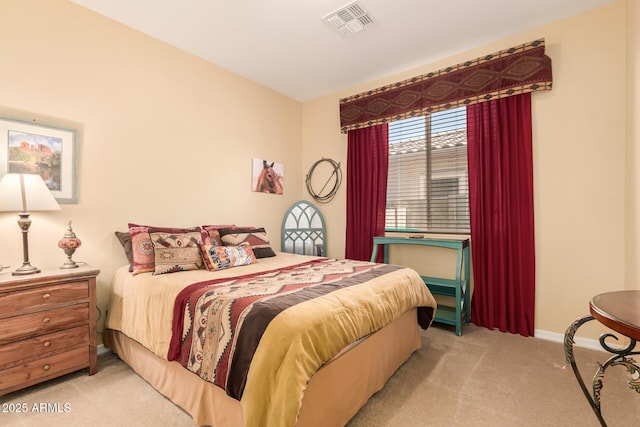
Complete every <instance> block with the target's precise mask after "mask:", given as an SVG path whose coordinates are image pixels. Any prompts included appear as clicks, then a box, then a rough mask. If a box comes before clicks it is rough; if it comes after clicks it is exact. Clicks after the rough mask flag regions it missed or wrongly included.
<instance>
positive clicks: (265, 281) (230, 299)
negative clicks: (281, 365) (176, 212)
mask: <svg viewBox="0 0 640 427" xmlns="http://www.w3.org/2000/svg"><path fill="white" fill-rule="evenodd" d="M401 268H403V267H399V266H394V265H386V264H372V263H369V262H361V261H353V260H334V259H320V260H314V261H311V262H306V263H304V264H300V265H297V266H293V267H288V268H286V269H280V270H275V271H268V272H263V273H259V274H256V275H248V276H238V277H233V278H226V279H218V280H210V281H206V282H201V283H197V284H194V285H191V286H188V287H187V288H185V289H184V290H183V291H182V292H181V293H180V294H179V295H178V297H177V298H176V304H175V309H174V324H173V336H172V340H171V344H170V348H169V354H168V359H169V360H176V361H179V362H180V363H181V364H182V365H183V366H184V367H185V368H187V369H189V370H191V371H192V372H194V373H196V374H198V375H199V376H200V377H202V378H203V379H205V380H207V381H210V382H213V383H214V384H216V385H218V386H219V387H222V388H224V389H225V390H226V392H227V394H228V395H229V396H231V397H234V398H236V399H240V398H241V397H242V394H243V391H244V387H245V385H246V382H247V374H248V371H249V367H250V365H251V361H252V358H253V355H254V353H255V352H256V349H257V348H258V344H259V343H260V339H261V337H262V335H263V333H264V332H265V330H266V329H267V327H268V325H269V323H270V322H271V320H272V319H274V318H275V317H276V316H278V314H280V313H281V312H283V311H284V310H287V309H288V308H289V307H292V306H294V305H297V304H300V303H303V302H307V301H310V300H314V299H316V298H319V297H322V296H323V295H327V294H330V293H332V292H334V291H336V290H339V289H343V288H345V287H351V286H354V285H358V284H361V283H363V282H366V281H368V280H371V279H373V278H376V277H378V276H381V275H384V274H386V273H389V272H392V271H395V270H398V269H401ZM424 309H425V310H427V309H426V308H424ZM429 310H431V311H429V312H428V313H427V314H426V315H424V316H423V317H422V318H423V321H422V322H421V323H422V324H421V326H422V327H423V328H426V327H427V326H428V325H429V322H430V320H431V315H432V309H429ZM419 317H420V316H419Z"/></svg>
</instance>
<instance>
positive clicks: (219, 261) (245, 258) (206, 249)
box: [201, 242, 256, 271]
mask: <svg viewBox="0 0 640 427" xmlns="http://www.w3.org/2000/svg"><path fill="white" fill-rule="evenodd" d="M201 248H202V258H203V259H204V263H205V265H206V267H207V270H209V271H216V270H222V269H224V268H231V267H237V266H240V265H249V264H255V263H256V256H255V254H254V253H253V250H252V249H251V245H250V244H249V243H247V242H245V243H243V244H241V245H239V246H212V245H201Z"/></svg>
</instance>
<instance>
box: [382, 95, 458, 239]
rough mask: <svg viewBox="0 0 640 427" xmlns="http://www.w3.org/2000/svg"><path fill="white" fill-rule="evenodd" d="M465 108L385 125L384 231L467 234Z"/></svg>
mask: <svg viewBox="0 0 640 427" xmlns="http://www.w3.org/2000/svg"><path fill="white" fill-rule="evenodd" d="M468 182H469V180H468V174H467V120H466V107H461V108H455V109H452V110H447V111H441V112H438V113H433V114H431V115H429V116H421V117H414V118H410V119H406V120H400V121H397V122H392V123H390V124H389V176H388V180H387V210H386V223H385V228H386V230H387V231H416V232H434V233H468V232H469V184H468Z"/></svg>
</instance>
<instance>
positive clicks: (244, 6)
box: [71, 0, 613, 102]
mask: <svg viewBox="0 0 640 427" xmlns="http://www.w3.org/2000/svg"><path fill="white" fill-rule="evenodd" d="M71 1H72V2H73V3H77V4H79V5H82V6H85V7H87V8H89V9H91V10H93V11H95V12H98V13H100V14H102V15H104V16H107V17H109V18H111V19H113V20H115V21H118V22H121V23H122V24H125V25H127V26H129V27H131V28H134V29H137V30H139V31H141V32H143V33H146V34H148V35H150V36H152V37H154V38H156V39H159V40H162V41H164V42H166V43H168V44H170V45H173V46H176V47H178V48H180V49H183V50H185V51H187V52H190V53H192V54H194V55H196V56H198V57H201V58H203V59H206V60H208V61H210V62H212V63H214V64H217V65H219V66H221V67H223V68H225V69H227V70H230V71H232V72H234V73H236V74H239V75H241V76H244V77H246V78H248V79H250V80H253V81H255V82H257V83H260V84H262V85H264V86H267V87H269V88H271V89H273V90H275V91H277V92H280V93H282V94H284V95H287V96H289V97H291V98H293V99H296V100H298V101H301V102H306V101H310V100H312V99H315V98H318V97H320V96H324V95H327V94H330V93H333V92H336V91H339V90H343V89H347V88H349V87H353V86H356V85H359V84H362V83H365V82H367V81H370V80H374V79H379V78H382V77H385V76H388V75H391V74H394V73H398V72H402V71H405V70H408V69H411V68H414V67H417V66H419V65H423V64H427V63H429V62H432V61H434V60H437V59H441V58H444V57H447V56H450V55H451V54H454V53H457V52H460V51H464V50H467V49H470V48H473V47H476V46H480V45H482V44H486V43H489V42H492V41H495V40H499V39H501V38H504V37H507V36H510V35H512V34H517V33H519V32H522V31H525V30H528V29H533V28H536V27H539V26H541V25H544V24H547V23H550V22H553V21H557V20H559V19H563V18H565V17H568V16H572V15H576V14H578V13H580V12H583V11H585V10H588V9H592V8H595V7H598V6H600V5H604V4H606V3H611V2H612V1H613V0H393V1H391V0H358V1H359V4H360V5H361V6H362V7H363V8H364V9H365V10H366V11H367V12H368V13H369V14H370V15H371V16H372V18H373V20H374V22H373V24H370V25H367V26H366V27H365V29H364V31H361V32H358V33H356V34H353V35H351V36H349V37H345V36H343V35H341V34H340V33H338V32H336V31H335V30H333V29H332V28H331V27H330V26H329V25H328V24H326V23H324V22H323V21H322V19H321V18H322V17H324V16H325V15H327V14H329V13H331V12H333V11H335V10H336V9H338V8H340V7H342V6H344V5H346V4H348V3H350V2H351V0H71ZM507 47H510V46H505V48H507Z"/></svg>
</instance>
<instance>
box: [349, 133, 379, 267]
mask: <svg viewBox="0 0 640 427" xmlns="http://www.w3.org/2000/svg"><path fill="white" fill-rule="evenodd" d="M348 144H349V145H348V147H347V239H346V248H345V257H346V258H349V259H355V260H361V261H368V260H369V259H371V251H372V249H373V237H375V236H384V220H385V209H386V205H387V173H388V165H389V127H388V125H387V124H382V125H376V126H370V127H367V128H364V129H357V130H351V131H349V134H348ZM380 252H382V251H380ZM378 256H379V258H378V259H379V260H382V253H379V255H378Z"/></svg>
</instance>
